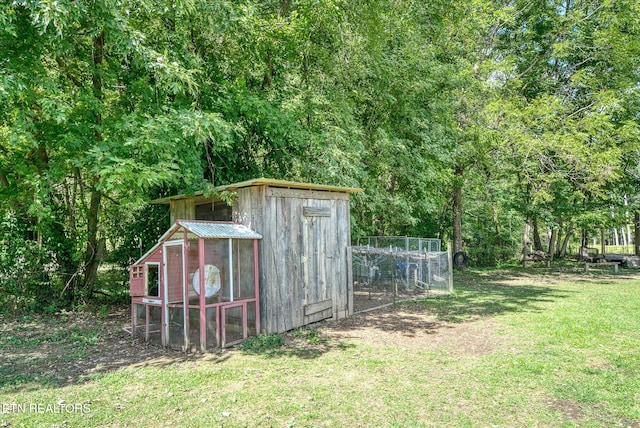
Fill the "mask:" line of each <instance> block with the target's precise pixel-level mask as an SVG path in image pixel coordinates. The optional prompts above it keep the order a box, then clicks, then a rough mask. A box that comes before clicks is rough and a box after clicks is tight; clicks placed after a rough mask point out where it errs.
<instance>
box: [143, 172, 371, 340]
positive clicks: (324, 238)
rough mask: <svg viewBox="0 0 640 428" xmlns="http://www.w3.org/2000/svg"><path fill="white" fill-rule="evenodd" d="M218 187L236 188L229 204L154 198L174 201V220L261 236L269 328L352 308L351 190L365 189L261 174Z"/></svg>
mask: <svg viewBox="0 0 640 428" xmlns="http://www.w3.org/2000/svg"><path fill="white" fill-rule="evenodd" d="M217 190H218V192H224V191H231V192H235V193H236V194H237V197H236V198H234V202H233V203H232V205H231V206H229V205H228V204H227V203H226V202H224V201H221V200H218V199H216V198H214V197H205V196H204V195H202V194H199V195H198V194H196V195H195V196H188V195H178V196H172V197H167V198H162V199H157V200H155V201H154V202H155V203H161V204H169V205H170V210H171V221H172V223H173V222H175V221H176V220H209V221H233V222H237V223H241V224H244V225H246V226H248V227H249V228H250V229H251V230H254V231H256V232H258V233H259V234H260V235H262V240H261V241H260V243H259V250H258V253H259V280H260V281H259V283H260V307H261V311H260V326H261V331H262V332H263V333H282V332H285V331H288V330H291V329H294V328H297V327H301V326H304V325H306V324H310V323H313V322H317V321H320V320H323V319H326V318H335V319H337V318H344V317H347V316H349V315H351V314H353V289H352V281H351V264H350V262H349V261H350V255H349V254H348V248H349V246H350V243H351V231H350V209H349V195H350V194H351V193H354V192H359V191H362V189H359V188H347V187H336V186H324V185H317V184H309V183H297V182H291V181H283V180H273V179H265V178H260V179H255V180H249V181H245V182H241V183H235V184H231V185H227V186H221V187H218V188H217Z"/></svg>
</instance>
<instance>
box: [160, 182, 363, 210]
mask: <svg viewBox="0 0 640 428" xmlns="http://www.w3.org/2000/svg"><path fill="white" fill-rule="evenodd" d="M252 186H270V187H281V188H286V189H302V190H319V191H327V192H339V193H357V192H362V190H363V189H361V188H359V187H340V186H328V185H324V184H312V183H298V182H295V181H286V180H275V179H272V178H256V179H254V180H248V181H242V182H240V183H234V184H226V185H224V186H218V187H216V191H217V192H224V191H234V190H238V189H242V188H244V187H252ZM203 194H204V192H196V193H195V194H194V195H175V196H168V197H166V198H160V199H155V200H153V201H151V202H152V203H154V204H168V203H169V201H171V200H175V199H185V198H193V197H194V196H202V195H203Z"/></svg>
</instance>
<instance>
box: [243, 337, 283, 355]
mask: <svg viewBox="0 0 640 428" xmlns="http://www.w3.org/2000/svg"><path fill="white" fill-rule="evenodd" d="M282 345H284V336H282V335H281V334H275V333H272V334H259V335H257V336H250V337H248V338H247V340H245V341H244V343H243V344H242V345H240V349H242V350H243V351H245V352H251V353H263V352H269V351H273V350H275V349H277V348H280V347H282Z"/></svg>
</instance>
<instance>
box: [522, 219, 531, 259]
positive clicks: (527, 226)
mask: <svg viewBox="0 0 640 428" xmlns="http://www.w3.org/2000/svg"><path fill="white" fill-rule="evenodd" d="M530 222H531V219H527V221H526V222H525V223H524V231H523V233H522V255H521V258H522V260H523V261H524V260H527V258H528V257H529V245H531V240H530V239H529V234H530V233H531V223H530Z"/></svg>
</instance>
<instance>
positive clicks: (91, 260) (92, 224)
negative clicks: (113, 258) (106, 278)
mask: <svg viewBox="0 0 640 428" xmlns="http://www.w3.org/2000/svg"><path fill="white" fill-rule="evenodd" d="M101 199H102V193H101V192H100V191H99V190H97V189H93V190H92V191H91V202H90V204H89V212H88V213H87V249H86V251H85V255H84V284H83V286H84V289H85V290H86V291H87V295H88V296H89V297H91V294H92V293H93V285H94V283H95V280H96V277H97V276H98V266H99V265H100V259H99V256H100V255H101V252H102V251H100V245H99V241H98V217H99V213H100V202H101Z"/></svg>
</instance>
